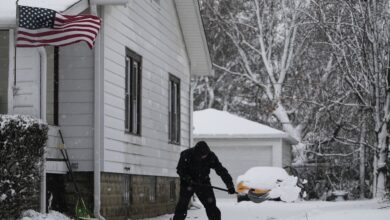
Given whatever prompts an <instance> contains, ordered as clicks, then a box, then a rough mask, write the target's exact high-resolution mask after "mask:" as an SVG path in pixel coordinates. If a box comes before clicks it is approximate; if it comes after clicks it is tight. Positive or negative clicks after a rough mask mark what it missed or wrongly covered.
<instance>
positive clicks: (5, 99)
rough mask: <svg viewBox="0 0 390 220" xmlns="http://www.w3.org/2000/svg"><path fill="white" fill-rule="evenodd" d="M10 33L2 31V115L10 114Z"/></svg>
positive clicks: (0, 66)
mask: <svg viewBox="0 0 390 220" xmlns="http://www.w3.org/2000/svg"><path fill="white" fill-rule="evenodd" d="M8 53H9V32H8V31H0V114H7V113H8V74H9V72H8V66H9V63H8V62H9V56H8Z"/></svg>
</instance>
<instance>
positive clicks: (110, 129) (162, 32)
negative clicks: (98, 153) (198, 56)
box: [102, 0, 190, 177]
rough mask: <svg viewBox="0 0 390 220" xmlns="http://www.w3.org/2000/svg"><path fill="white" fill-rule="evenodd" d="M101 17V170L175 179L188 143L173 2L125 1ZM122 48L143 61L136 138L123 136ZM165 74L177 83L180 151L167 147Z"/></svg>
mask: <svg viewBox="0 0 390 220" xmlns="http://www.w3.org/2000/svg"><path fill="white" fill-rule="evenodd" d="M156 2H160V4H157V3H156ZM102 14H103V22H104V33H105V34H104V39H103V40H104V116H105V117H104V154H103V158H104V165H103V171H104V172H113V173H123V172H126V173H129V174H138V175H151V176H167V177H168V176H176V165H177V161H178V156H179V152H180V150H181V149H183V148H188V147H189V141H190V140H189V139H190V135H189V133H190V130H189V124H190V122H189V119H190V97H189V84H190V70H189V61H188V57H187V54H186V49H185V45H184V42H183V38H182V34H181V30H180V26H179V22H178V17H177V15H176V10H175V7H174V4H173V1H172V0H169V1H131V2H130V4H129V6H128V7H122V6H107V7H104V9H103V13H102ZM126 47H128V48H129V49H131V50H133V51H135V52H136V53H138V54H139V55H141V56H142V62H143V65H142V110H141V112H142V113H141V115H142V119H141V120H142V128H141V130H142V134H141V136H140V137H139V136H133V135H130V134H126V133H125V122H124V116H125V101H124V100H125V49H126ZM169 73H171V74H173V75H175V76H177V77H178V78H179V79H180V80H181V145H180V146H179V145H171V144H168V82H169ZM129 168H130V169H129ZM126 170H127V171H126Z"/></svg>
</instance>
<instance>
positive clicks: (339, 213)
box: [149, 199, 390, 220]
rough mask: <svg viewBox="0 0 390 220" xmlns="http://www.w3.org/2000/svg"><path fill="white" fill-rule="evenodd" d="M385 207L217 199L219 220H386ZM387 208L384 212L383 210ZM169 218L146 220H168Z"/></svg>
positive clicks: (197, 214)
mask: <svg viewBox="0 0 390 220" xmlns="http://www.w3.org/2000/svg"><path fill="white" fill-rule="evenodd" d="M388 206H390V204H389V203H378V202H375V201H373V200H367V201H351V202H317V201H315V202H297V203H284V202H264V203H261V204H255V203H252V202H241V203H236V201H235V200H234V199H219V201H218V207H219V208H220V209H221V212H222V220H388V219H390V207H388ZM384 207H387V208H384ZM171 216H172V215H166V216H161V217H158V218H153V219H149V220H168V219H170V217H171ZM186 219H197V220H207V217H206V213H205V210H204V209H199V210H190V211H189V212H188V217H187V218H186Z"/></svg>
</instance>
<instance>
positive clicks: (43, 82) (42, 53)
mask: <svg viewBox="0 0 390 220" xmlns="http://www.w3.org/2000/svg"><path fill="white" fill-rule="evenodd" d="M38 53H39V60H40V70H41V71H40V72H41V74H40V99H39V100H40V118H41V120H42V121H43V122H45V123H46V98H47V97H46V88H47V54H46V50H45V48H44V47H38ZM41 169H42V170H41V171H42V177H41V191H40V193H41V195H40V207H41V213H46V153H43V161H42V167H41Z"/></svg>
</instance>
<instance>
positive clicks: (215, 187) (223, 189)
mask: <svg viewBox="0 0 390 220" xmlns="http://www.w3.org/2000/svg"><path fill="white" fill-rule="evenodd" d="M193 185H195V186H203V187H209V188H213V189H217V190H220V191H224V192H229V190H227V189H225V188H221V187H218V186H212V185H206V184H200V183H194V184H193ZM234 194H238V193H237V192H234Z"/></svg>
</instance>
